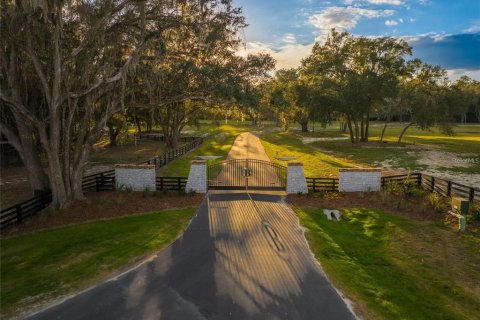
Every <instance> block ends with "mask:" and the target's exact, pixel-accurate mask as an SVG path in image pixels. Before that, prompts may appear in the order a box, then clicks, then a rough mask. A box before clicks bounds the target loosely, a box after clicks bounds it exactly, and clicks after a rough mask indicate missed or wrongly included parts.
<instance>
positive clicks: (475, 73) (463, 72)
mask: <svg viewBox="0 0 480 320" xmlns="http://www.w3.org/2000/svg"><path fill="white" fill-rule="evenodd" d="M447 75H448V78H449V79H450V80H452V81H455V80H457V79H459V78H460V77H461V76H468V77H470V78H472V79H473V80H477V81H480V69H478V70H467V69H450V70H447Z"/></svg>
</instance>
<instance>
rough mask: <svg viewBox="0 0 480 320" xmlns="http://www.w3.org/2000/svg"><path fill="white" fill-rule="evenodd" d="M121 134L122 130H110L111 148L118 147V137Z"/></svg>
mask: <svg viewBox="0 0 480 320" xmlns="http://www.w3.org/2000/svg"><path fill="white" fill-rule="evenodd" d="M119 133H120V129H118V128H117V129H113V128H108V136H109V138H110V147H116V146H117V137H118V134H119Z"/></svg>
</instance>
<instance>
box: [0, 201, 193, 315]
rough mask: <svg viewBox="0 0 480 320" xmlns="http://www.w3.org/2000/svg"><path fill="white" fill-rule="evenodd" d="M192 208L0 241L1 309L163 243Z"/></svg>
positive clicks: (79, 285) (95, 276)
mask: <svg viewBox="0 0 480 320" xmlns="http://www.w3.org/2000/svg"><path fill="white" fill-rule="evenodd" d="M194 212H195V209H183V210H175V211H165V212H157V213H150V214H145V215H135V216H127V217H122V218H117V219H113V220H106V221H98V222H91V223H85V224H79V225H74V226H68V227H63V228H59V229H53V230H47V231H41V232H37V233H33V234H28V235H22V236H17V237H12V238H7V239H2V240H1V270H2V272H1V314H2V315H4V316H6V315H11V314H13V313H17V312H18V311H19V310H22V309H23V308H25V307H28V306H31V305H33V304H36V303H40V302H42V301H46V300H50V299H52V298H55V297H58V296H61V295H64V294H67V293H70V292H73V291H77V290H80V289H83V288H86V287H88V286H90V285H92V284H94V283H95V282H98V281H100V280H102V279H104V278H105V277H106V276H108V275H109V274H110V273H111V272H112V271H114V270H116V269H118V268H120V267H122V266H124V265H126V264H128V263H132V262H134V261H136V260H138V259H139V257H142V256H145V255H146V254H149V253H152V252H155V251H157V250H160V249H161V248H163V247H165V246H167V245H169V244H170V243H172V242H173V240H174V239H176V238H177V237H178V236H179V235H180V233H181V232H182V231H183V230H184V229H185V228H186V226H187V224H188V221H189V220H190V219H191V217H192V215H193V214H194Z"/></svg>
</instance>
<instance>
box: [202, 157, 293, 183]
mask: <svg viewBox="0 0 480 320" xmlns="http://www.w3.org/2000/svg"><path fill="white" fill-rule="evenodd" d="M286 185H287V168H286V167H284V166H282V165H279V164H276V163H273V162H270V161H264V160H254V159H237V160H227V161H223V162H220V163H216V164H212V165H209V166H208V188H209V189H210V190H245V189H248V190H285V188H286Z"/></svg>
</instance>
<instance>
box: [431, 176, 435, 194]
mask: <svg viewBox="0 0 480 320" xmlns="http://www.w3.org/2000/svg"><path fill="white" fill-rule="evenodd" d="M430 178H432V180H431V181H430V191H431V192H434V191H435V177H430Z"/></svg>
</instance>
